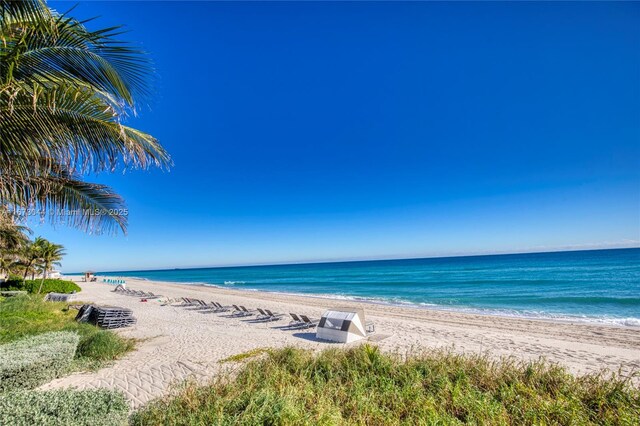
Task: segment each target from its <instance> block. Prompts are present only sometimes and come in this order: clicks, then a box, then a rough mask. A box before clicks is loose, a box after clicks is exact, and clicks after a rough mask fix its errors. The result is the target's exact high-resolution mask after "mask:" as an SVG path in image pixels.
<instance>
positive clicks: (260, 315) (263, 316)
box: [178, 297, 318, 328]
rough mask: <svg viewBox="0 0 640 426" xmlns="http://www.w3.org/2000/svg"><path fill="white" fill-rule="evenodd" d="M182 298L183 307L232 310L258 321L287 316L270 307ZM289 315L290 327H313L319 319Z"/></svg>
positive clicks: (231, 311)
mask: <svg viewBox="0 0 640 426" xmlns="http://www.w3.org/2000/svg"><path fill="white" fill-rule="evenodd" d="M181 300H182V303H181V304H180V305H178V306H181V307H193V308H196V309H198V310H203V311H205V310H206V311H208V312H213V313H222V312H230V317H236V318H243V317H253V318H254V319H255V320H256V321H257V322H270V321H280V320H281V319H283V318H285V317H286V315H285V314H282V313H279V312H272V311H270V310H269V309H262V308H257V309H247V308H246V307H244V306H242V305H230V306H223V305H222V304H220V303H218V302H213V301H212V302H209V303H207V302H205V301H204V300H201V299H191V298H188V297H183V298H181ZM289 316H290V317H291V321H290V322H289V327H290V328H313V327H316V326H317V325H318V320H317V319H312V318H309V317H308V316H306V315H299V314H294V313H289Z"/></svg>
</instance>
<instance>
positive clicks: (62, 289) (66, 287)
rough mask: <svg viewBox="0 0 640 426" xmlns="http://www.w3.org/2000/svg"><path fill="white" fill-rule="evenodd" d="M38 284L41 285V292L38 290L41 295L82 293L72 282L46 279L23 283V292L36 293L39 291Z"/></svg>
mask: <svg viewBox="0 0 640 426" xmlns="http://www.w3.org/2000/svg"><path fill="white" fill-rule="evenodd" d="M40 284H42V290H40V293H41V294H47V293H51V292H54V293H73V292H74V291H75V292H76V293H79V292H80V291H82V289H81V288H80V286H78V284H76V283H74V282H73V281H66V280H59V279H52V278H49V279H46V280H44V282H43V280H27V281H25V282H24V290H26V291H28V292H29V293H37V292H38V289H40Z"/></svg>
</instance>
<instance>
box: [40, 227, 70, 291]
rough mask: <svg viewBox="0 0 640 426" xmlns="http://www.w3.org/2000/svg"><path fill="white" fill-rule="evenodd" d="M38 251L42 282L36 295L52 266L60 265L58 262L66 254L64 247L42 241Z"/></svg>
mask: <svg viewBox="0 0 640 426" xmlns="http://www.w3.org/2000/svg"><path fill="white" fill-rule="evenodd" d="M40 247H41V249H40V263H39V266H40V267H41V269H42V280H41V281H40V287H39V288H38V293H40V291H41V290H42V284H43V283H44V280H45V279H46V278H47V274H48V273H49V271H50V270H51V268H52V267H53V265H60V261H61V260H62V258H63V257H64V255H65V254H66V253H65V251H64V247H63V246H61V245H60V244H54V243H52V242H50V241H47V240H44V241H43V242H42V244H41V246H40Z"/></svg>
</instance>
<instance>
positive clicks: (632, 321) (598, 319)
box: [67, 275, 640, 330]
mask: <svg viewBox="0 0 640 426" xmlns="http://www.w3.org/2000/svg"><path fill="white" fill-rule="evenodd" d="M79 276H80V275H67V277H70V278H73V277H79ZM97 277H98V279H99V280H102V279H103V278H107V279H109V278H113V279H123V280H125V281H142V282H149V283H159V284H160V283H161V284H167V285H174V286H177V287H206V288H215V289H220V290H229V291H237V292H240V293H242V292H247V293H249V294H253V293H265V294H271V295H276V296H278V295H281V296H293V297H302V298H312V299H322V300H328V301H343V302H344V303H350V302H355V303H365V304H371V305H380V306H390V307H399V308H407V309H416V310H433V311H440V312H451V313H460V314H468V315H481V316H491V317H497V318H507V319H523V320H532V321H550V322H557V323H565V324H590V325H598V326H603V327H614V328H631V329H637V330H640V318H635V317H615V316H591V317H590V316H578V315H571V314H565V313H557V314H556V313H551V312H541V313H540V314H539V315H535V314H528V313H527V311H518V310H515V309H514V310H512V313H508V312H506V311H507V310H508V309H507V308H505V309H499V308H475V307H465V306H456V307H453V306H451V307H449V306H445V305H437V304H427V303H415V302H393V301H387V300H385V299H384V298H375V297H373V296H372V297H360V296H346V295H331V294H322V293H294V292H285V291H270V290H259V289H248V288H243V289H237V288H230V287H227V286H224V285H221V284H213V283H205V282H198V281H192V282H180V281H164V280H150V279H148V278H144V277H135V276H127V275H121V276H117V277H114V276H111V275H109V276H97ZM377 299H380V300H377Z"/></svg>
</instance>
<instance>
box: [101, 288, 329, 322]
mask: <svg viewBox="0 0 640 426" xmlns="http://www.w3.org/2000/svg"><path fill="white" fill-rule="evenodd" d="M113 291H114V292H116V293H120V294H123V295H126V296H134V297H140V298H144V299H156V298H161V297H162V296H160V295H157V294H154V293H152V292H145V291H140V290H133V289H128V288H126V287H124V286H122V285H118V286H117V287H116V288H115V289H114V290H113ZM165 303H166V304H172V303H179V305H176V306H180V307H185V308H187V307H188V308H195V309H196V310H202V311H203V312H211V313H229V317H231V318H245V317H253V319H254V320H255V321H256V322H271V321H280V320H282V319H283V318H285V317H286V315H285V314H282V313H279V312H272V311H270V310H269V309H262V308H257V309H247V308H246V307H244V306H242V305H230V306H224V305H222V304H221V303H218V302H213V301H211V302H209V303H207V302H205V301H204V300H201V299H192V298H189V297H181V298H180V299H167V300H166V301H165ZM289 317H291V321H290V322H289V325H288V327H289V328H292V329H300V328H314V327H316V326H317V325H318V322H319V320H317V319H314V318H310V317H308V316H306V315H300V314H295V313H289Z"/></svg>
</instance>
